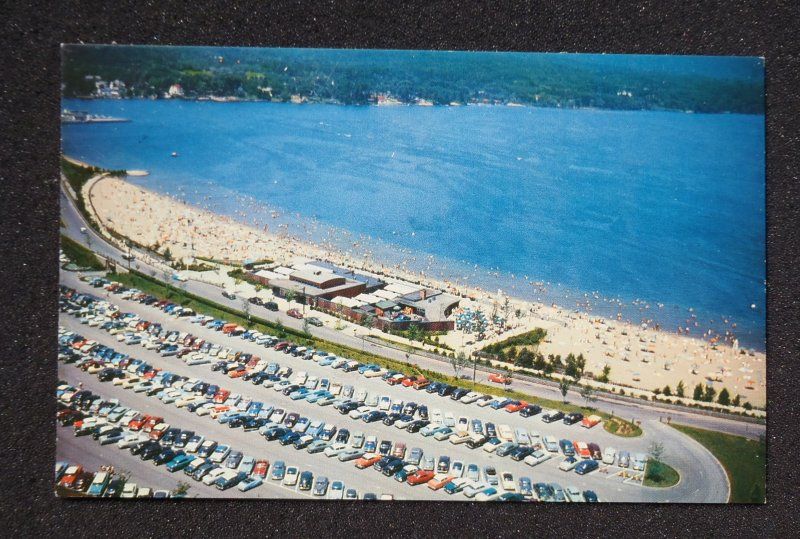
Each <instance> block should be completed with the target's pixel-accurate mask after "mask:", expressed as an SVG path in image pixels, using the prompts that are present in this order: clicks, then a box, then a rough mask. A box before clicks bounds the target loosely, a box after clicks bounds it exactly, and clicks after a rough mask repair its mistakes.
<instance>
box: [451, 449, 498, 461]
mask: <svg viewBox="0 0 800 539" xmlns="http://www.w3.org/2000/svg"><path fill="white" fill-rule="evenodd" d="M453 449H461V448H458V447H454V448H453ZM478 453H481V452H480V451H479V452H478ZM466 456H467V457H468V458H469V457H470V456H471V455H466ZM490 457H491V456H490ZM452 458H453V459H455V458H457V457H455V456H454V457H452ZM456 462H458V461H456Z"/></svg>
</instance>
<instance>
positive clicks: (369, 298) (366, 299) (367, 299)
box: [355, 294, 383, 305]
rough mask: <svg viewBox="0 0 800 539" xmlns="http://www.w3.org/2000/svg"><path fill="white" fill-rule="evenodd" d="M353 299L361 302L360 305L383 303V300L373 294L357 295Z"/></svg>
mask: <svg viewBox="0 0 800 539" xmlns="http://www.w3.org/2000/svg"><path fill="white" fill-rule="evenodd" d="M355 299H357V300H359V301H362V302H363V303H362V305H363V304H365V303H369V304H372V303H378V302H379V301H383V298H381V297H378V296H375V295H373V294H359V295H357V296H356V297H355Z"/></svg>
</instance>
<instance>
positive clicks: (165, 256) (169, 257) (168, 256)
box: [164, 247, 172, 261]
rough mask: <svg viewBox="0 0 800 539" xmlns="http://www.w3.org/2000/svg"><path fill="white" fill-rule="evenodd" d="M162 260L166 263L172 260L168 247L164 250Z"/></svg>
mask: <svg viewBox="0 0 800 539" xmlns="http://www.w3.org/2000/svg"><path fill="white" fill-rule="evenodd" d="M164 260H167V261H170V260H172V251H170V250H169V247H167V248H166V249H164Z"/></svg>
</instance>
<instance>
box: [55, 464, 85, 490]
mask: <svg viewBox="0 0 800 539" xmlns="http://www.w3.org/2000/svg"><path fill="white" fill-rule="evenodd" d="M81 475H83V466H70V467H69V468H67V469H66V470H65V471H64V475H63V476H62V477H61V479H60V480H59V481H58V484H59V486H62V487H66V488H72V487H73V486H74V485H75V482H76V481H77V480H78V478H79V477H80V476H81Z"/></svg>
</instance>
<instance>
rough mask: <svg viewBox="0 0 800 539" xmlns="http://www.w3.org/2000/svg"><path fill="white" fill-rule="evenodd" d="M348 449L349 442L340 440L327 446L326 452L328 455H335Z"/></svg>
mask: <svg viewBox="0 0 800 539" xmlns="http://www.w3.org/2000/svg"><path fill="white" fill-rule="evenodd" d="M346 449H347V444H345V443H341V442H338V443H335V444H333V445H329V446H328V447H326V448H325V451H324V453H325V456H326V457H335V456H336V455H338V454H339V453H341V452H342V451H345V450H346Z"/></svg>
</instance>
